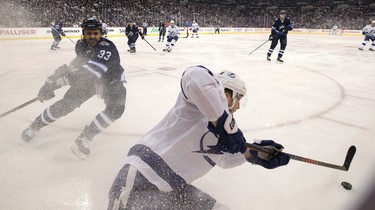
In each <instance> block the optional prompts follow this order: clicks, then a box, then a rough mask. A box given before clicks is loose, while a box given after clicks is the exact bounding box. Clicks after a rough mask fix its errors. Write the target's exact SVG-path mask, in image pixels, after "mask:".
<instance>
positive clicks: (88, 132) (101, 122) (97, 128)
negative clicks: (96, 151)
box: [72, 112, 113, 160]
mask: <svg viewBox="0 0 375 210" xmlns="http://www.w3.org/2000/svg"><path fill="white" fill-rule="evenodd" d="M112 122H113V120H111V119H110V118H109V117H108V116H107V115H106V114H105V113H104V112H100V113H99V114H98V115H96V117H95V119H94V120H93V121H92V122H91V123H90V124H89V125H87V126H86V127H85V129H84V130H83V132H82V133H81V134H80V135H79V136H78V138H77V139H76V140H75V142H74V144H73V146H72V151H73V153H74V154H75V155H77V157H78V158H80V159H82V160H84V159H86V157H87V156H88V155H90V147H89V146H90V143H91V141H92V139H93V138H94V136H96V135H97V134H99V133H100V132H102V131H103V130H104V129H106V128H107V127H109V126H110V125H111V124H112Z"/></svg>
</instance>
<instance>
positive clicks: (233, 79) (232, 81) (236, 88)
mask: <svg viewBox="0 0 375 210" xmlns="http://www.w3.org/2000/svg"><path fill="white" fill-rule="evenodd" d="M218 78H219V80H220V82H221V84H222V85H223V87H224V88H227V89H229V90H231V91H233V95H232V98H233V100H238V99H241V98H242V97H244V96H245V95H246V91H247V89H246V85H245V82H244V81H243V80H242V79H241V78H240V77H239V76H238V75H237V74H235V73H233V72H231V71H228V70H225V71H222V72H220V73H219V75H218Z"/></svg>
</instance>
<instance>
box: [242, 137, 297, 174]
mask: <svg viewBox="0 0 375 210" xmlns="http://www.w3.org/2000/svg"><path fill="white" fill-rule="evenodd" d="M253 144H255V145H258V146H261V147H264V148H267V149H270V150H271V151H273V152H272V153H270V154H269V153H265V152H258V151H255V150H250V154H251V157H250V158H248V159H247V161H248V162H250V163H254V164H258V165H261V166H263V167H264V168H267V169H274V168H277V167H279V166H283V165H287V164H288V163H289V160H290V157H289V156H288V155H286V154H285V153H282V150H283V149H284V147H283V146H282V145H281V144H278V143H276V142H274V141H272V140H255V141H254V143H253Z"/></svg>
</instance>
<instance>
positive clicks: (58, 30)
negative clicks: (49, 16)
mask: <svg viewBox="0 0 375 210" xmlns="http://www.w3.org/2000/svg"><path fill="white" fill-rule="evenodd" d="M63 26H64V24H63V22H62V21H61V20H58V21H56V22H55V24H54V25H53V26H52V28H51V33H52V36H53V39H54V40H53V42H52V45H51V50H56V49H60V47H59V44H60V42H61V35H63V36H65V33H64V31H63Z"/></svg>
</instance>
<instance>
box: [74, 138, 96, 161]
mask: <svg viewBox="0 0 375 210" xmlns="http://www.w3.org/2000/svg"><path fill="white" fill-rule="evenodd" d="M90 142H91V141H90V140H89V139H88V138H87V137H86V136H82V135H81V136H79V137H78V138H77V139H76V140H75V142H74V144H73V146H72V148H71V149H72V152H73V153H74V154H75V155H76V156H77V157H78V158H79V159H82V160H84V159H86V157H87V156H88V155H90V147H89V145H90Z"/></svg>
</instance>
